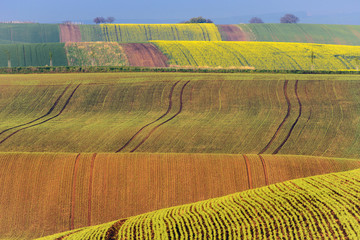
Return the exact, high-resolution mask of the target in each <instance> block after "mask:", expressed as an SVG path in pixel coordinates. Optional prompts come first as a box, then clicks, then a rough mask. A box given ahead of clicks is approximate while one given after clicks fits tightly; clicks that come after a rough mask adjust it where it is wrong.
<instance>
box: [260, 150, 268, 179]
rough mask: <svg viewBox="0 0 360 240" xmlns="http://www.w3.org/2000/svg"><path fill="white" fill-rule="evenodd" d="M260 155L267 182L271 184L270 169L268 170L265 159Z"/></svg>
mask: <svg viewBox="0 0 360 240" xmlns="http://www.w3.org/2000/svg"><path fill="white" fill-rule="evenodd" d="M258 156H259V158H260V160H261V164H262V166H263V170H264V176H265V184H266V185H269V174H268V171H267V167H266V162H265V159H264V158H263V156H261V155H258Z"/></svg>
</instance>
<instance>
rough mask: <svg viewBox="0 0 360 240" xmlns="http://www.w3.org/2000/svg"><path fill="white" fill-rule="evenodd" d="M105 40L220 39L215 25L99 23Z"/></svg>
mask: <svg viewBox="0 0 360 240" xmlns="http://www.w3.org/2000/svg"><path fill="white" fill-rule="evenodd" d="M100 26H101V29H102V33H103V36H104V40H105V41H111V42H145V41H149V40H182V41H221V36H220V33H219V30H218V29H217V27H216V26H215V25H214V24H212V23H202V24H101V25H100Z"/></svg>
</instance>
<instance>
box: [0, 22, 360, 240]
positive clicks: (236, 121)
mask: <svg viewBox="0 0 360 240" xmlns="http://www.w3.org/2000/svg"><path fill="white" fill-rule="evenodd" d="M359 40H360V26H345V25H339V26H338V25H310V24H239V25H218V26H216V25H214V24H100V25H82V24H80V25H76V24H0V67H4V68H2V69H1V71H2V72H7V73H10V72H11V73H14V72H17V71H18V72H17V73H19V72H26V71H36V70H37V71H38V72H41V71H50V72H61V71H63V69H65V70H66V71H84V72H86V71H91V70H92V69H94V70H95V71H117V70H121V71H144V70H145V71H148V72H128V73H126V72H120V73H63V74H58V73H56V74H55V73H53V74H1V75H0V188H1V191H0V240H25V239H26V240H28V239H34V238H40V237H44V238H42V239H43V240H50V239H57V240H61V239H89V240H95V239H96V240H99V239H103V240H115V239H349V240H350V239H351V240H352V239H359V238H360V202H359V189H360V185H359V183H360V107H359V106H360V90H359V89H360V81H359V68H360V46H357V45H360V44H359ZM273 41H277V42H273ZM47 42H51V43H47ZM295 42H302V43H295ZM303 42H305V43H303ZM317 43H326V44H317ZM341 44H342V45H341ZM350 45H354V46H350ZM48 65H50V66H51V65H52V66H55V67H39V68H37V67H34V66H48ZM19 66H29V67H28V68H25V70H23V68H14V67H19ZM57 66H69V67H63V68H59V67H57ZM96 66H100V67H96ZM102 66H109V67H102ZM111 66H114V67H111ZM6 67H13V68H6ZM143 67H148V68H143ZM224 68H227V69H224ZM42 69H43V70H42ZM213 69H214V70H213ZM241 69H254V70H255V71H252V70H249V72H252V73H216V72H211V71H215V70H219V71H240V70H241ZM186 70H191V71H194V72H192V73H181V72H167V73H165V72H163V73H162V72H150V71H186ZM278 70H279V71H278ZM280 70H286V71H288V70H289V71H288V72H303V73H317V74H279V73H278V74H275V73H273V74H265V73H259V72H264V71H273V72H280ZM293 70H295V71H293ZM303 70H305V71H303ZM316 70H322V71H323V72H330V71H339V72H340V71H343V72H342V73H345V72H346V73H351V74H343V75H336V74H335V72H332V74H327V75H325V74H324V75H322V74H319V73H320V71H316ZM13 71H14V72H13ZM201 71H204V72H206V71H209V72H207V73H200V72H201ZM255 72H257V73H255ZM229 194H231V195H229ZM99 224H100V225H99ZM52 234H56V235H52ZM48 235H52V236H48ZM46 236H48V237H46Z"/></svg>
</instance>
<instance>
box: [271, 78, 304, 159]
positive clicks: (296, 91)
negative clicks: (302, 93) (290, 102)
mask: <svg viewBox="0 0 360 240" xmlns="http://www.w3.org/2000/svg"><path fill="white" fill-rule="evenodd" d="M298 82H299V80H296V82H295V95H296V98H297V101H298V104H299V114H298V116H297V118H296V120H295V122H294V123H293V125H292V126H291V128H290V130H289V132H288V134H287V135H286V137H285V139H284V141H283V142H282V143H281V144H280V145H279V147H278V148H276V149H275V151H274V152H273V154H277V153H278V152H279V151H280V150H281V148H282V147H283V146H284V145H285V143H286V142H287V140H288V139H289V137H290V135H291V133H292V131H293V130H294V128H295V126H296V124H297V123H298V121H299V119H300V117H301V113H302V104H301V101H300V98H299V95H298Z"/></svg>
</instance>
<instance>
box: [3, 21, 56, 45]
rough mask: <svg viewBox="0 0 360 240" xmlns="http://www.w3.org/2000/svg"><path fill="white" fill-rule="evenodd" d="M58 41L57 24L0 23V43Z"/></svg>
mask: <svg viewBox="0 0 360 240" xmlns="http://www.w3.org/2000/svg"><path fill="white" fill-rule="evenodd" d="M59 41H60V30H59V25H57V24H38V23H16V24H11V23H0V44H10V43H52V42H59Z"/></svg>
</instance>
